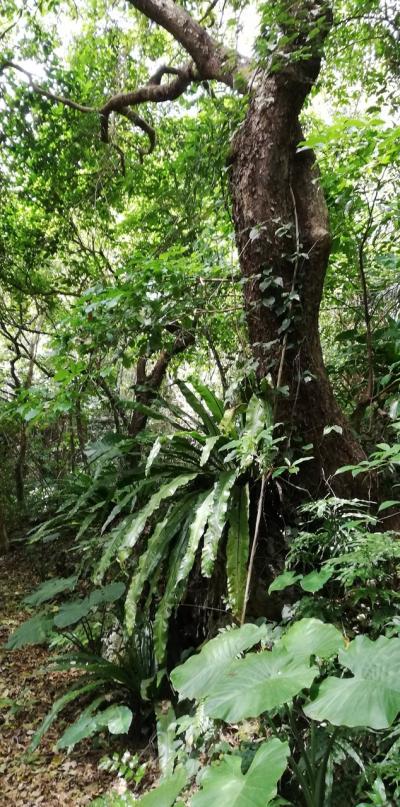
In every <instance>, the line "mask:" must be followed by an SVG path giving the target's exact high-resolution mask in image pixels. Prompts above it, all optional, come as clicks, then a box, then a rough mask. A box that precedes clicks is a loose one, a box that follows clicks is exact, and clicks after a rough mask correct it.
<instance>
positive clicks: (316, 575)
mask: <svg viewBox="0 0 400 807" xmlns="http://www.w3.org/2000/svg"><path fill="white" fill-rule="evenodd" d="M332 575H333V569H327V568H325V569H321V570H320V571H319V572H310V574H306V575H305V577H303V579H302V580H300V585H301V587H302V589H303V591H308V592H309V593H310V594H314V593H315V592H316V591H320V590H321V588H323V587H324V585H325V583H327V582H328V580H330V579H331V577H332Z"/></svg>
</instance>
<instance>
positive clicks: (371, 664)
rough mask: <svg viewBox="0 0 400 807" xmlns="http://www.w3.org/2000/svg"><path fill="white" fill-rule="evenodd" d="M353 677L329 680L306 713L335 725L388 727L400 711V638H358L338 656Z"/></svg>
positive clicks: (323, 683) (321, 687)
mask: <svg viewBox="0 0 400 807" xmlns="http://www.w3.org/2000/svg"><path fill="white" fill-rule="evenodd" d="M339 661H340V663H341V664H342V666H343V667H347V669H349V670H351V672H352V673H353V677H352V678H334V677H330V678H327V679H326V680H325V681H323V682H322V684H321V686H320V687H319V689H318V694H317V696H316V698H314V700H313V701H311V703H309V704H308V705H307V706H305V707H304V712H305V714H306V715H307V716H308V717H311V718H312V719H313V720H319V721H323V720H328V721H329V722H330V723H332V724H333V725H334V726H348V727H349V728H355V727H357V726H368V727H369V728H372V729H384V728H388V727H389V726H390V725H391V724H392V723H393V721H394V720H395V718H396V716H397V714H398V713H399V712H400V679H399V676H398V670H399V666H400V639H388V638H387V637H386V636H381V637H380V638H379V639H377V640H376V641H371V640H370V639H368V638H367V637H366V636H357V637H356V639H354V641H353V642H351V643H350V644H349V646H348V648H347V649H346V650H342V651H341V653H340V654H339Z"/></svg>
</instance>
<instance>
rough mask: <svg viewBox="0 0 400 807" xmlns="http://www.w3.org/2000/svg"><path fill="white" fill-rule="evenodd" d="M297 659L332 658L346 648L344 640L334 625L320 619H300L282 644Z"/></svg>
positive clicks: (284, 637) (283, 639)
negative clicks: (311, 657) (312, 657)
mask: <svg viewBox="0 0 400 807" xmlns="http://www.w3.org/2000/svg"><path fill="white" fill-rule="evenodd" d="M280 644H281V645H283V647H285V649H286V650H287V651H288V652H289V653H290V654H291V655H292V656H294V657H295V658H298V659H299V658H307V657H308V658H309V657H310V656H318V657H319V658H330V657H331V656H334V655H336V653H338V651H339V650H341V649H343V648H344V638H343V636H342V634H341V633H340V631H339V630H338V629H337V628H335V626H334V625H328V624H326V623H325V622H322V621H321V620H320V619H313V618H311V619H299V621H298V622H295V623H294V624H293V625H292V626H291V627H290V628H289V630H288V631H287V632H286V633H285V635H284V636H283V638H282V639H281V642H280Z"/></svg>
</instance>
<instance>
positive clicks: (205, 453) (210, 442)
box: [200, 434, 221, 468]
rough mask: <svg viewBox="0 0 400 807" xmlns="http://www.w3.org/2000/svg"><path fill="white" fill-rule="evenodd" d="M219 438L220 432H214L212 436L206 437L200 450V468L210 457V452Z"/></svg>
mask: <svg viewBox="0 0 400 807" xmlns="http://www.w3.org/2000/svg"><path fill="white" fill-rule="evenodd" d="M220 439H221V435H220V434H214V435H213V437H207V439H206V442H205V443H204V447H203V450H202V452H201V456H200V467H201V468H202V467H203V465H205V464H206V462H208V460H209V458H210V454H211V452H212V450H213V448H214V446H215V445H216V443H218V440H220Z"/></svg>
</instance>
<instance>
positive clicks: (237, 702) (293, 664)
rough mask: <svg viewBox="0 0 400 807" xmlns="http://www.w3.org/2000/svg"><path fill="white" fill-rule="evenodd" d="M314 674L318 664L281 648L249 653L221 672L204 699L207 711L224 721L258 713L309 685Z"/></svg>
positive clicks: (256, 715) (287, 698)
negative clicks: (312, 663) (297, 657)
mask: <svg viewBox="0 0 400 807" xmlns="http://www.w3.org/2000/svg"><path fill="white" fill-rule="evenodd" d="M317 674H318V668H317V667H310V665H309V662H308V660H307V661H306V660H305V659H304V658H300V659H296V658H293V656H292V655H291V654H290V653H288V652H287V651H286V650H285V649H284V648H280V647H278V648H276V649H274V650H272V651H268V650H267V651H264V652H262V653H250V654H249V655H248V656H246V657H245V658H243V659H239V660H238V661H234V662H232V663H231V664H230V665H229V667H227V669H226V671H225V672H224V673H223V674H222V675H221V677H220V679H219V681H218V683H217V684H215V686H214V687H213V688H212V690H211V691H210V693H209V695H208V696H207V698H206V700H205V711H206V714H208V715H209V716H210V717H214V718H219V719H221V720H225V721H226V722H227V723H236V721H237V720H242V719H245V718H248V717H258V716H259V715H260V714H262V713H263V712H268V711H270V710H271V709H275V708H276V707H277V706H282V705H283V704H284V703H288V702H290V701H291V700H292V698H293V697H294V696H295V695H298V693H299V692H301V690H302V689H308V688H309V687H310V686H311V684H312V682H313V680H314V678H315V677H316V675H317Z"/></svg>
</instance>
